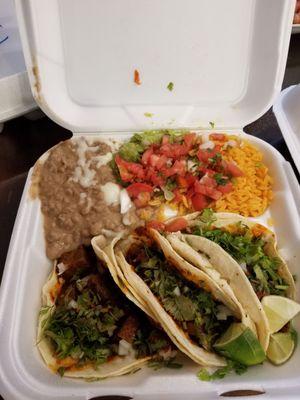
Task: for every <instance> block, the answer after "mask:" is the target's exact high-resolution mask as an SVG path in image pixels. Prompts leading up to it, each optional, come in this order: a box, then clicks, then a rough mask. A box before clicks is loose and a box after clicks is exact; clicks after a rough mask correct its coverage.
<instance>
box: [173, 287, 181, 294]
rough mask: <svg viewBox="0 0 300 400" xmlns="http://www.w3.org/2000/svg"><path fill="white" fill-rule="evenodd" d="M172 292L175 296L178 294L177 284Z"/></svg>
mask: <svg viewBox="0 0 300 400" xmlns="http://www.w3.org/2000/svg"><path fill="white" fill-rule="evenodd" d="M173 293H174V294H175V296H180V289H179V287H178V286H176V288H175V289H174V290H173Z"/></svg>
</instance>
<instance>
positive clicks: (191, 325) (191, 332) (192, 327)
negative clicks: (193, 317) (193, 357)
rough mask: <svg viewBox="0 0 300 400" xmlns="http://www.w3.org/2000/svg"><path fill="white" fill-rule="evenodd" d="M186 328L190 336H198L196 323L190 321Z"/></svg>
mask: <svg viewBox="0 0 300 400" xmlns="http://www.w3.org/2000/svg"><path fill="white" fill-rule="evenodd" d="M186 328H187V332H188V334H189V335H192V336H196V335H197V330H196V326H195V324H194V322H190V321H188V322H187V323H186Z"/></svg>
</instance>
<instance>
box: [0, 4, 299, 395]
mask: <svg viewBox="0 0 300 400" xmlns="http://www.w3.org/2000/svg"><path fill="white" fill-rule="evenodd" d="M16 5H17V14H18V18H19V25H20V31H21V38H22V41H23V48H24V54H25V59H26V63H27V68H28V73H29V77H30V81H31V87H32V91H33V95H34V97H35V99H36V100H37V102H38V104H39V106H40V107H41V108H42V109H43V111H44V112H45V113H46V114H48V115H49V116H50V117H51V118H52V119H54V120H56V121H57V122H58V123H60V124H61V125H63V126H65V127H68V128H70V129H71V130H72V131H73V132H74V135H78V134H84V135H90V134H94V135H95V134H96V135H97V137H98V138H99V137H100V138H103V137H111V136H112V137H118V138H120V139H122V138H126V137H128V136H129V135H130V133H132V132H135V131H141V130H144V129H153V128H166V127H167V128H191V129H193V130H197V131H199V132H200V133H201V132H204V131H205V130H207V129H208V126H209V121H214V122H215V123H216V126H217V127H218V128H219V129H220V130H221V131H222V132H224V131H225V132H229V133H232V132H234V133H237V134H239V135H243V136H244V137H247V138H248V139H249V140H250V141H251V142H253V143H254V144H255V145H256V146H257V147H259V148H260V149H261V151H262V152H263V153H264V160H265V163H266V164H267V165H268V166H269V168H270V173H271V174H272V176H273V177H274V200H273V201H272V204H271V206H270V207H269V209H268V211H267V212H266V213H265V215H264V216H262V218H260V220H261V221H264V222H265V223H266V222H268V221H269V218H270V217H271V218H272V220H273V222H274V227H273V228H274V230H275V233H276V234H277V236H278V241H279V248H280V250H281V252H282V255H283V256H284V257H285V258H286V259H287V260H288V262H289V265H290V269H291V271H292V272H293V273H297V266H298V264H299V261H300V249H299V246H298V245H299V241H300V224H299V215H300V209H299V204H300V191H299V186H298V184H297V181H296V178H295V176H294V174H293V171H292V169H291V166H290V164H289V163H287V162H286V161H285V160H284V158H283V157H282V156H281V155H280V154H279V153H278V152H277V151H276V150H275V149H274V148H273V147H272V146H270V145H269V144H267V143H265V142H263V141H261V140H260V139H257V138H251V137H249V136H248V135H246V134H245V133H243V126H245V125H246V124H247V123H249V122H251V121H253V120H255V119H256V118H258V117H259V116H260V115H262V114H263V113H264V112H265V111H266V110H267V109H268V108H269V107H270V106H271V105H272V103H273V101H274V98H275V96H276V95H277V94H278V93H279V91H280V88H281V84H282V79H283V73H284V69H285V63H286V57H287V51H288V44H289V37H290V33H291V26H292V18H293V11H294V2H293V1H281V0H277V1H274V0H248V1H247V2H245V1H243V2H241V1H239V0H228V1H226V2H221V1H219V2H211V1H210V0H201V1H200V0H189V1H182V0H164V1H161V0H152V1H151V2H150V1H148V0H126V1H125V0H101V1H100V0H85V1H84V2H83V1H80V0H26V1H24V0H16ZM216 15H222V16H223V18H222V19H219V22H218V24H217V25H216V24H215V18H216ZM266 17H268V21H269V24H268V27H267V28H266V25H265V21H266ZM134 69H138V70H139V71H140V75H141V80H142V85H140V86H137V85H135V84H134V83H133V71H134ZM170 81H172V82H174V90H173V91H172V92H170V91H168V90H167V89H166V86H167V85H168V83H169V82H170ZM144 113H153V114H154V116H153V117H152V118H147V117H145V115H144ZM29 187H30V174H29V178H28V180H27V183H26V185H25V189H24V193H23V197H22V200H21V203H20V207H19V212H18V216H17V219H16V223H15V227H14V231H13V235H12V239H11V245H10V249H9V252H8V256H7V263H6V267H5V272H4V276H3V282H2V287H1V298H0V321H1V325H0V354H1V358H0V392H1V394H2V395H3V396H4V398H5V399H30V400H35V399H39V400H40V399H42V398H43V399H45V400H48V399H49V400H50V399H64V400H65V399H80V400H81V399H91V398H93V397H96V396H104V395H128V396H131V397H132V398H134V399H135V400H138V399H143V400H144V399H145V400H148V399H149V400H150V399H151V400H152V399H162V400H167V399H172V400H177V399H178V400H179V399H182V398H183V397H186V398H188V399H191V400H193V399H199V398H200V397H201V398H204V399H215V398H217V397H218V396H219V395H220V394H222V393H224V392H227V391H229V390H236V389H249V390H260V391H264V392H265V394H263V395H261V396H260V398H261V399H264V398H265V399H269V398H276V399H279V398H282V399H283V398H289V399H291V398H297V396H298V393H299V389H300V382H299V371H298V367H299V363H300V349H299V347H298V348H297V350H296V352H295V354H294V355H293V357H292V359H291V360H290V361H289V362H288V363H287V364H285V365H284V366H282V367H280V368H279V367H274V366H272V365H271V364H268V363H265V365H263V366H257V367H254V368H250V369H249V371H248V373H247V374H245V375H243V376H235V375H233V376H231V377H228V378H226V379H225V380H224V381H217V382H214V383H209V382H207V383H206V382H200V381H199V380H198V379H197V378H196V376H195V374H196V371H198V370H199V366H195V365H193V364H192V363H190V364H188V365H187V366H186V367H185V368H184V369H182V370H179V371H173V370H162V371H158V372H153V371H152V370H148V369H144V370H143V371H141V372H139V373H137V374H135V375H132V376H124V377H120V378H115V379H111V380H107V381H100V382H93V383H91V382H82V381H81V382H78V381H74V380H71V379H61V378H60V377H58V376H56V375H54V374H51V373H50V372H49V371H48V369H47V368H46V367H45V366H44V364H43V362H42V360H41V357H40V355H39V353H38V350H37V348H36V346H35V340H36V324H37V315H38V310H39V307H40V292H41V287H42V285H43V283H44V282H45V280H46V278H47V275H48V273H49V271H50V268H51V263H50V261H49V260H47V258H46V256H45V244H44V239H43V229H42V215H41V212H40V203H39V201H38V200H35V201H32V200H30V199H29V196H28V191H29ZM296 328H298V330H300V324H299V320H297V321H296Z"/></svg>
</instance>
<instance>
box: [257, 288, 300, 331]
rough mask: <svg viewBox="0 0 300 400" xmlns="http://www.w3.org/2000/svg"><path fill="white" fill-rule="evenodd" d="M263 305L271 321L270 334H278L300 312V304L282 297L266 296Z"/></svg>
mask: <svg viewBox="0 0 300 400" xmlns="http://www.w3.org/2000/svg"><path fill="white" fill-rule="evenodd" d="M261 304H262V306H263V308H264V310H265V313H266V316H267V318H268V321H269V328H270V333H274V332H278V331H279V330H280V329H281V328H282V327H283V326H284V325H285V324H286V323H288V322H289V321H290V320H291V319H293V318H294V317H295V316H296V315H297V314H298V312H300V304H298V303H296V302H295V301H294V300H291V299H287V298H286V297H282V296H274V295H272V296H265V297H264V298H263V299H262V301H261Z"/></svg>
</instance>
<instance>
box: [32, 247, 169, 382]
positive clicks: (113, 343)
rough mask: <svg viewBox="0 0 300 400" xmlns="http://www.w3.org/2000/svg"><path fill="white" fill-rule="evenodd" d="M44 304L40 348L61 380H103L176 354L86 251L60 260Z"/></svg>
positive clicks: (157, 327) (46, 291) (162, 333)
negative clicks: (65, 378) (61, 376)
mask: <svg viewBox="0 0 300 400" xmlns="http://www.w3.org/2000/svg"><path fill="white" fill-rule="evenodd" d="M42 298H43V305H42V308H41V311H40V314H39V323H38V338H37V346H38V349H39V351H40V353H41V355H42V358H43V359H44V361H45V363H46V365H47V366H48V367H49V368H50V369H51V370H52V371H53V372H56V373H59V374H60V375H64V376H66V377H72V378H84V379H92V380H96V379H103V378H107V377H113V376H119V375H124V374H127V373H132V372H134V371H136V370H138V369H140V367H141V366H143V365H144V364H145V363H146V362H148V361H149V360H154V359H155V360H156V361H164V362H166V360H170V359H172V358H174V356H175V354H176V352H175V347H174V346H173V344H172V342H171V341H170V340H169V338H168V336H167V335H166V334H165V333H164V331H163V330H162V329H160V327H159V326H157V325H155V324H154V323H153V321H152V320H150V319H149V318H148V317H147V316H146V315H145V314H144V313H143V312H141V310H140V309H139V308H138V307H136V306H135V305H134V304H133V303H131V302H130V301H128V300H127V298H126V297H125V296H124V294H123V293H122V292H121V291H120V290H119V289H118V287H117V286H116V285H115V284H114V282H113V280H112V278H111V276H110V274H109V272H108V271H107V269H106V268H103V267H102V266H101V264H100V263H99V262H97V260H96V257H95V256H93V253H92V251H91V250H90V249H88V248H84V247H80V248H78V249H77V250H75V251H72V252H69V253H65V254H64V255H62V257H61V258H60V259H59V260H58V261H57V262H56V263H55V266H54V268H53V271H52V273H51V275H50V277H49V279H48V281H47V283H46V284H45V285H44V287H43V290H42Z"/></svg>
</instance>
